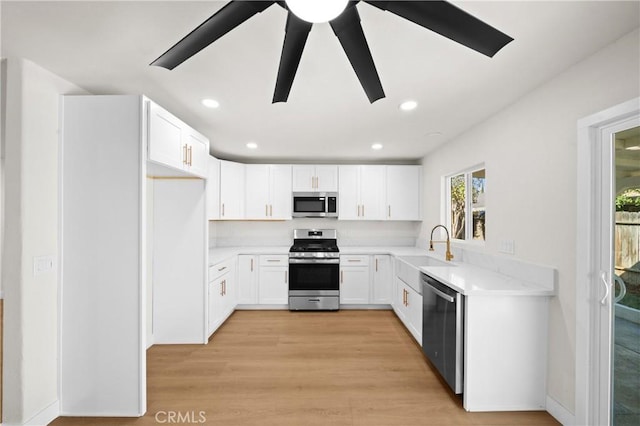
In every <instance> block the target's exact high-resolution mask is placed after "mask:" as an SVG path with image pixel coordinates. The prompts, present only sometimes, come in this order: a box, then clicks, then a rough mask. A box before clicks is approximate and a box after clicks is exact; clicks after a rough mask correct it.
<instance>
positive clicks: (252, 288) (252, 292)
mask: <svg viewBox="0 0 640 426" xmlns="http://www.w3.org/2000/svg"><path fill="white" fill-rule="evenodd" d="M257 272H258V257H257V256H250V255H240V256H238V284H237V288H238V303H239V304H241V305H243V304H244V305H255V304H256V303H258V280H257V278H258V274H257Z"/></svg>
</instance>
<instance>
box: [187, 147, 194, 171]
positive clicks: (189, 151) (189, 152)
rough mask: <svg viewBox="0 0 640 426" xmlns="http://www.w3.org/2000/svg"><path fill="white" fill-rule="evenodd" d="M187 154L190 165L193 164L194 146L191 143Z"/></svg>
mask: <svg viewBox="0 0 640 426" xmlns="http://www.w3.org/2000/svg"><path fill="white" fill-rule="evenodd" d="M187 154H189V166H192V165H193V164H192V163H193V161H192V160H193V147H192V146H191V145H189V149H187Z"/></svg>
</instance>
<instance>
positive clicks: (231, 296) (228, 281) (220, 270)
mask: <svg viewBox="0 0 640 426" xmlns="http://www.w3.org/2000/svg"><path fill="white" fill-rule="evenodd" d="M235 290H236V285H235V257H234V258H231V259H228V260H225V261H223V262H220V263H217V264H215V265H213V266H211V267H209V287H208V298H209V304H208V306H209V312H208V317H209V319H208V321H207V324H208V327H207V332H208V334H207V335H208V336H210V335H211V334H212V333H213V332H214V331H216V330H217V329H218V327H220V326H221V325H222V323H223V322H224V321H225V320H226V319H227V318H228V317H229V315H231V314H232V313H233V310H234V309H235V307H236V303H235V302H236V293H235Z"/></svg>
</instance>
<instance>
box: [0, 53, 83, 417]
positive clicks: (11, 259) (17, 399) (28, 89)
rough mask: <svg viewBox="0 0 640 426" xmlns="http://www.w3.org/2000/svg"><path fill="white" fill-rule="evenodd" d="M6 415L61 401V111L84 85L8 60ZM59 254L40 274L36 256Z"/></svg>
mask: <svg viewBox="0 0 640 426" xmlns="http://www.w3.org/2000/svg"><path fill="white" fill-rule="evenodd" d="M6 78H7V91H6V93H4V95H5V96H6V106H7V107H6V109H5V110H4V114H6V117H5V118H6V132H5V137H6V140H5V141H4V142H5V150H6V151H5V224H4V225H5V226H4V236H5V249H4V253H3V259H2V263H3V270H2V281H3V283H4V284H3V287H4V288H3V290H4V296H5V304H4V309H5V314H4V315H5V318H4V320H5V321H4V323H5V333H4V378H3V389H4V392H3V398H4V401H3V416H4V419H3V420H4V422H5V423H18V424H20V423H24V422H26V421H29V420H30V419H32V418H34V417H35V416H37V415H38V414H39V413H41V412H42V411H43V410H45V409H47V408H51V407H54V409H55V406H56V404H57V401H58V268H57V266H56V265H57V259H58V255H59V250H58V247H59V241H58V239H59V235H58V142H59V141H58V124H59V122H58V108H59V102H60V100H59V95H60V94H71V93H84V92H83V91H82V89H80V88H79V87H77V86H75V85H73V84H71V83H69V82H67V81H65V80H63V79H61V78H59V77H57V76H55V75H53V74H51V73H50V72H48V71H46V70H44V69H42V68H40V67H39V66H37V65H35V64H33V63H31V62H29V61H26V60H22V59H14V58H9V59H8V60H7V75H6ZM35 256H53V258H54V259H55V260H56V264H54V267H53V269H51V270H49V271H46V272H44V273H41V274H38V275H35V274H34V272H33V258H34V257H35Z"/></svg>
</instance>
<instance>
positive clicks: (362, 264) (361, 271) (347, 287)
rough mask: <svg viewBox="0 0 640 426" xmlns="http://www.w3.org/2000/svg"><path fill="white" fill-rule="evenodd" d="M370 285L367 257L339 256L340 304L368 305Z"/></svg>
mask: <svg viewBox="0 0 640 426" xmlns="http://www.w3.org/2000/svg"><path fill="white" fill-rule="evenodd" d="M370 285H371V284H370V274H369V256H368V255H342V256H340V303H341V304H345V305H348V304H365V305H366V304H368V303H369V288H370Z"/></svg>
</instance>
